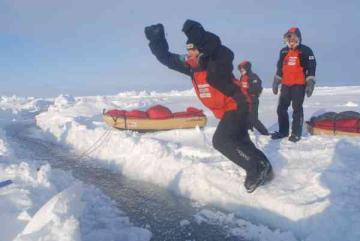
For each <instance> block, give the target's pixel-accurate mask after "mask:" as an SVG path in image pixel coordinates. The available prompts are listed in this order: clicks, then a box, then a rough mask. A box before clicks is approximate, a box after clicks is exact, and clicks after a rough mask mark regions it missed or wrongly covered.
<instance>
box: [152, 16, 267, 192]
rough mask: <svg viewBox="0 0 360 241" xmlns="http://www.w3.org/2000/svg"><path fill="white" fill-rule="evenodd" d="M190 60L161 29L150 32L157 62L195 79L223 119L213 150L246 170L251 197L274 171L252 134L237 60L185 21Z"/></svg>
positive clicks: (215, 38)
mask: <svg viewBox="0 0 360 241" xmlns="http://www.w3.org/2000/svg"><path fill="white" fill-rule="evenodd" d="M182 31H183V32H184V33H185V35H186V36H187V38H188V40H187V44H186V48H187V55H178V54H174V53H171V52H169V46H168V43H167V40H166V38H165V33H164V27H163V25H162V24H156V25H151V26H148V27H146V28H145V35H146V38H147V39H148V40H149V41H150V43H149V47H150V49H151V52H152V53H153V54H154V55H155V56H156V58H157V59H158V60H159V61H160V62H161V63H162V64H164V65H166V66H167V67H169V68H170V69H173V70H176V71H178V72H181V73H183V74H186V75H188V76H190V77H191V79H192V84H193V86H194V89H195V92H196V94H197V96H198V98H199V99H200V101H201V102H202V103H203V104H204V105H205V106H206V107H208V108H209V109H210V110H211V111H212V112H213V113H214V115H215V117H216V118H218V119H220V122H219V124H218V126H217V128H216V131H215V133H214V136H213V146H214V147H215V149H217V150H218V151H220V152H221V153H222V154H223V155H224V156H226V157H227V158H228V159H230V160H231V161H233V162H234V163H236V164H237V165H239V166H240V167H242V168H243V169H244V170H245V171H246V178H245V183H244V186H245V188H246V190H247V191H248V192H249V193H250V192H253V191H254V190H255V189H256V188H257V187H258V186H259V185H262V184H264V183H265V182H266V181H268V180H270V179H271V177H272V174H273V173H272V167H271V164H270V162H269V161H268V159H267V158H266V156H265V155H264V153H262V152H261V151H260V150H259V149H257V148H256V147H255V145H254V144H253V143H252V141H251V140H250V137H249V134H248V132H247V115H248V110H249V106H248V103H247V101H246V97H245V95H244V94H243V93H242V92H241V90H240V88H239V87H238V86H237V85H236V84H235V83H234V76H233V74H232V70H233V65H232V61H233V58H234V55H233V53H232V51H231V50H230V49H228V48H227V47H225V46H224V45H222V44H221V41H220V38H219V37H218V36H217V35H215V34H213V33H210V32H207V31H205V30H204V28H203V27H202V25H201V24H200V23H198V22H195V21H192V20H186V22H185V23H184V25H183V28H182Z"/></svg>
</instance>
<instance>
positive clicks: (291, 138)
mask: <svg viewBox="0 0 360 241" xmlns="http://www.w3.org/2000/svg"><path fill="white" fill-rule="evenodd" d="M300 139H301V136H297V135H294V134H291V136H290V137H289V141H291V142H298V141H300Z"/></svg>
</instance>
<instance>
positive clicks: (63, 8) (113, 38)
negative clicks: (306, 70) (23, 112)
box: [0, 0, 360, 96]
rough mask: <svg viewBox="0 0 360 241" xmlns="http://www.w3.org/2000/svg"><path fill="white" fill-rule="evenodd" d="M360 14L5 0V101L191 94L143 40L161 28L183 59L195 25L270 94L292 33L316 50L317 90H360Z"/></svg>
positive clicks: (323, 3)
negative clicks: (149, 28) (285, 38)
mask: <svg viewBox="0 0 360 241" xmlns="http://www.w3.org/2000/svg"><path fill="white" fill-rule="evenodd" d="M359 12H360V1H358V0H349V1H346V0H344V1H335V0H319V1H314V0H303V1H298V0H292V1H277V0H256V1H252V0H246V1H241V0H237V1H225V0H222V1H218V0H207V1H186V0H181V1H170V0H168V1H164V0H162V1H136V0H126V1H121V0H101V1H100V0H92V1H89V0H76V1H75V0H53V1H50V0H0V95H13V94H16V95H21V96H55V95H58V94H60V93H65V94H73V95H103V94H116V93H118V92H122V91H126V90H149V91H151V90H158V91H167V90H172V89H179V90H183V89H189V88H191V82H190V80H189V78H188V77H186V76H183V75H181V74H178V73H175V72H173V71H171V70H168V69H167V68H166V67H164V66H162V65H161V64H160V63H158V62H157V60H156V59H155V57H154V56H153V55H152V54H151V52H150V50H149V49H148V46H147V44H148V43H147V40H146V39H145V37H144V27H145V26H146V25H150V24H154V23H163V24H164V26H165V31H166V36H167V39H168V42H169V45H170V49H171V51H173V52H176V53H185V41H186V38H185V35H184V34H183V33H182V32H181V28H182V24H183V23H184V21H185V20H186V19H188V18H190V19H194V20H197V21H199V22H200V23H202V24H203V26H204V28H205V29H206V30H209V31H212V32H214V33H216V34H217V35H219V36H220V38H221V39H222V42H223V43H224V44H225V45H226V46H228V47H229V48H230V49H232V50H233V52H234V53H235V56H236V58H235V62H234V65H237V64H238V62H240V61H241V60H243V59H249V60H250V61H252V62H253V66H254V71H255V72H257V73H258V74H259V75H260V77H261V78H262V79H263V81H264V85H265V86H270V83H271V81H272V78H273V75H274V73H275V64H276V61H277V58H278V54H279V50H280V49H281V48H282V47H283V42H282V35H283V34H284V33H285V32H286V30H287V29H288V28H289V27H292V26H298V27H299V28H300V30H301V31H302V34H303V43H304V44H305V45H308V46H310V47H311V48H312V49H313V50H314V53H315V56H316V57H317V61H318V69H317V79H318V84H319V85H322V86H334V85H359V84H360V77H359V70H360V60H359V55H360V45H359V43H358V42H359V40H360V30H359V29H360V27H359V24H360V13H359ZM234 74H235V75H236V76H238V75H239V73H238V71H237V70H236V69H235V70H234Z"/></svg>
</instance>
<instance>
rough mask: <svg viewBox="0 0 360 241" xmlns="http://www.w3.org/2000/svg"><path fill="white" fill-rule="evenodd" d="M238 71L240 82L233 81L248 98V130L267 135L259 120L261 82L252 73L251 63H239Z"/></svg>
mask: <svg viewBox="0 0 360 241" xmlns="http://www.w3.org/2000/svg"><path fill="white" fill-rule="evenodd" d="M238 69H239V71H240V74H241V76H240V80H237V81H235V83H236V84H237V85H239V86H240V88H241V90H242V92H243V93H245V95H246V96H247V97H248V98H249V99H248V102H250V103H251V109H250V113H249V122H250V123H249V124H250V129H253V128H255V129H256V130H258V132H260V134H261V135H266V136H268V135H269V132H268V130H267V129H266V127H265V126H264V125H263V123H261V121H260V120H259V113H258V110H259V96H260V94H261V92H262V89H263V88H262V85H261V83H262V81H261V79H260V78H259V76H258V75H257V74H255V73H254V72H252V70H251V63H250V62H249V61H247V60H245V61H243V62H241V63H240V64H239V66H238Z"/></svg>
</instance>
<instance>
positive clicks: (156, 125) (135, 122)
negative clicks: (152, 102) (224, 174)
mask: <svg viewBox="0 0 360 241" xmlns="http://www.w3.org/2000/svg"><path fill="white" fill-rule="evenodd" d="M103 119H104V121H105V123H107V124H108V125H110V126H112V127H114V128H117V129H120V130H133V131H139V132H149V131H165V130H173V129H189V128H195V127H200V128H202V127H204V126H205V125H206V123H207V118H206V116H205V115H204V113H203V111H202V110H199V109H197V108H194V107H188V108H187V109H186V110H185V111H182V112H174V113H173V112H172V111H171V110H170V109H168V108H167V107H165V106H162V105H156V106H153V107H150V108H149V109H147V110H146V111H141V110H131V111H126V110H117V109H113V110H108V111H106V110H104V113H103Z"/></svg>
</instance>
